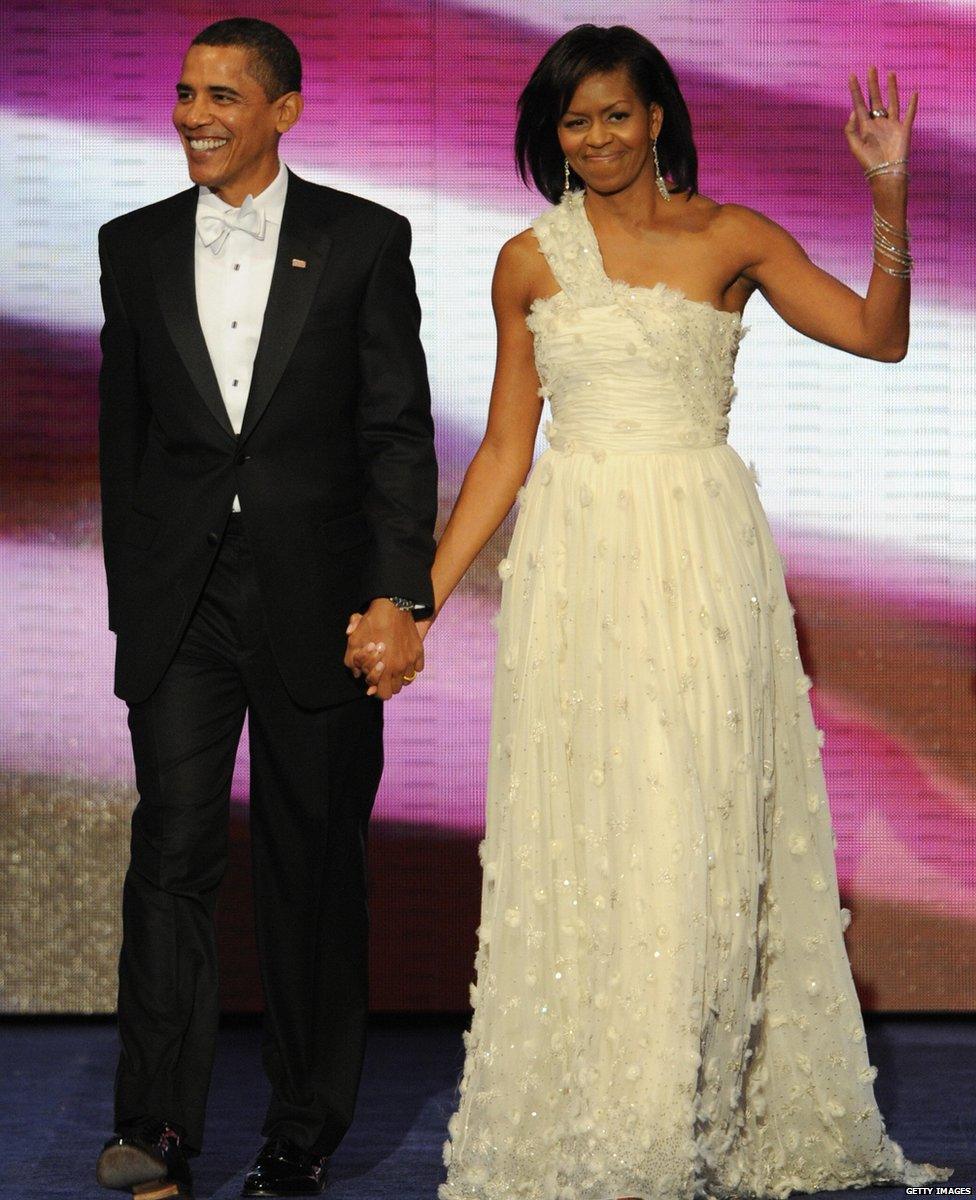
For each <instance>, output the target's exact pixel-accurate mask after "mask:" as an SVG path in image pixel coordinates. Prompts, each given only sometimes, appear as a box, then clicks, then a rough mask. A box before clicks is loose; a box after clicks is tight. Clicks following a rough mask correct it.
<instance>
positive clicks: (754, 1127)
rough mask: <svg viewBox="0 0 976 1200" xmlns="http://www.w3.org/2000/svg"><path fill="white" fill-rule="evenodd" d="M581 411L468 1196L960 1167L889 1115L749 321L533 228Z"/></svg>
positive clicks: (550, 548) (501, 896)
mask: <svg viewBox="0 0 976 1200" xmlns="http://www.w3.org/2000/svg"><path fill="white" fill-rule="evenodd" d="M534 229H535V232H536V236H537V238H538V240H539V244H540V247H541V250H542V252H543V253H544V254H545V256H546V259H547V261H548V263H549V266H550V268H551V269H552V272H553V275H554V276H555V279H556V281H557V284H558V285H559V287H560V289H561V290H560V292H559V293H557V294H556V295H555V296H552V297H550V298H548V299H545V300H540V301H537V302H536V304H535V305H534V306H533V308H532V311H531V312H530V314H529V316H528V319H527V320H528V324H529V327H530V329H531V330H532V333H533V334H534V338H535V354H536V362H537V366H538V371H539V376H540V381H541V383H542V387H543V391H544V394H545V395H546V396H547V398H548V400H549V402H550V404H551V407H552V412H553V422H552V426H551V429H550V431H549V441H550V445H549V448H548V449H547V450H546V451H545V452H544V453H543V454H542V455H541V456H540V457H539V459H538V461H537V462H536V464H535V466H534V468H533V470H532V472H531V474H530V477H529V479H528V481H527V483H526V485H525V488H524V489H523V492H522V503H521V508H520V511H519V514H518V519H517V521H516V524H515V530H514V533H513V537H512V541H511V545H510V547H509V550H508V553H507V555H506V557H505V558H504V559H503V560H502V562H501V563H500V564H499V575H500V577H501V580H502V600H501V612H500V615H499V622H498V630H499V633H498V648H497V656H496V662H495V677H494V690H493V697H492V719H491V739H490V759H489V764H488V787H487V801H486V829H485V837H484V840H483V842H482V843H481V847H480V855H481V861H482V864H483V868H484V875H483V884H482V913H481V924H480V926H479V928H478V951H477V956H476V960H475V970H476V974H477V983H476V985H473V986H472V993H471V995H472V1003H473V1006H474V1014H473V1018H472V1024H471V1028H470V1031H469V1032H468V1033H466V1034H465V1038H464V1044H465V1050H466V1054H465V1063H464V1071H463V1076H462V1079H461V1083H460V1093H459V1106H458V1110H457V1112H456V1113H455V1114H454V1115H453V1116H452V1117H451V1119H450V1122H449V1125H448V1132H449V1140H448V1141H447V1142H446V1143H445V1148H444V1149H445V1162H446V1163H447V1165H448V1173H447V1179H446V1182H445V1183H444V1184H443V1185H442V1186H441V1188H440V1190H439V1196H440V1200H614V1198H616V1197H624V1196H627V1197H631V1196H637V1197H641V1200H694V1198H705V1197H714V1198H721V1200H750V1198H758V1197H770V1198H772V1197H786V1196H788V1195H790V1194H791V1193H792V1192H813V1191H819V1190H830V1189H839V1188H847V1187H858V1186H865V1185H867V1184H870V1183H883V1182H891V1183H925V1182H930V1181H932V1180H936V1179H945V1178H947V1177H948V1176H949V1175H950V1174H951V1171H949V1170H948V1169H945V1168H939V1167H933V1166H930V1165H929V1164H915V1163H910V1162H908V1161H907V1160H906V1159H905V1157H904V1155H903V1154H902V1151H901V1148H900V1147H899V1146H898V1145H897V1144H896V1143H894V1142H892V1141H891V1140H890V1139H889V1138H888V1136H887V1134H886V1133H885V1126H884V1121H883V1118H882V1116H881V1114H880V1112H879V1110H878V1107H877V1104H876V1103H875V1099H874V1093H873V1088H872V1081H873V1080H874V1077H875V1073H876V1072H875V1068H874V1067H873V1066H872V1065H871V1064H870V1062H869V1061H868V1056H867V1050H866V1045H865V1037H864V1026H863V1022H862V1019H861V1013H860V1008H859V1005H858V1000H857V995H856V992H855V990H854V984H853V980H852V978H851V972H850V966H849V962H848V959H847V954H846V950H845V946H844V939H843V930H844V929H845V928H846V925H847V922H848V920H849V918H850V913H849V912H847V910H845V909H842V908H841V906H840V899H839V895H838V890H837V877H836V869H835V863H834V838H833V830H832V824H831V817H830V810H829V807H828V804H827V797H826V791H825V786H824V777H823V770H822V765H821V760H820V745H821V740H822V735H821V734H820V732H819V731H818V730H817V729H816V727H815V725H814V721H813V714H812V710H811V707H810V703H809V697H808V691H809V689H810V686H811V681H810V679H809V677H808V676H807V675H806V674H805V672H804V669H803V665H802V663H801V661H800V656H799V652H798V649H797V641H796V632H795V628H794V625H793V619H792V609H791V607H790V603H789V599H788V597H787V594H786V587H785V582H784V577H783V568H782V562H781V559H780V556H779V554H778V552H777V550H776V547H775V545H774V543H773V540H772V537H771V535H770V531H769V527H768V524H767V521H766V518H765V515H764V513H763V511H762V507H761V505H760V503H759V498H758V494H757V492H756V486H755V482H754V478H753V475H752V474H751V473H750V471H749V469H748V468H747V467H746V466H745V464H744V463H743V462H742V460H741V459H740V458H739V456H738V455H737V454H736V453H735V451H734V450H733V449H732V448H731V447H730V446H729V445H728V444H727V442H726V431H727V424H728V412H729V406H730V404H731V401H732V397H733V394H734V388H733V386H732V370H733V366H734V362H735V355H736V351H737V348H738V344H739V340H740V338H741V335H742V332H743V329H742V325H741V321H740V319H739V317H738V315H737V314H731V313H722V312H719V311H718V310H716V309H714V308H712V307H711V306H710V305H707V304H702V303H699V302H695V301H691V300H687V299H686V298H684V297H682V296H681V295H680V294H678V293H677V292H675V291H674V290H673V289H670V288H666V287H663V286H661V285H659V286H658V287H655V288H638V289H631V288H628V287H627V286H626V285H625V284H621V283H616V282H613V281H611V280H609V279H608V278H607V277H606V273H605V271H604V269H603V264H602V262H601V260H600V256H599V249H598V246H597V243H596V238H595V235H594V233H593V229H592V226H591V225H590V223H589V220H588V218H587V216H586V212H585V210H584V208H583V205H582V194H576V195H573V194H571V195H569V196H568V197H566V198H565V199H564V200H563V201H562V202H561V203H560V205H558V206H557V207H556V208H553V209H552V210H550V211H549V212H547V213H546V214H544V215H543V216H542V217H540V218H539V220H538V221H537V222H536V223H535V225H534Z"/></svg>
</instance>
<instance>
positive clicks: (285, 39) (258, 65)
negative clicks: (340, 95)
mask: <svg viewBox="0 0 976 1200" xmlns="http://www.w3.org/2000/svg"><path fill="white" fill-rule="evenodd" d="M190 45H191V46H240V47H241V49H243V50H247V51H248V54H249V58H250V63H249V73H250V74H251V75H253V76H254V78H255V79H256V80H257V81H258V83H260V85H261V86H262V88H264V93H265V95H266V96H267V97H268V99H269V100H277V99H278V97H279V96H283V95H284V94H285V92H300V91H301V90H302V59H301V55H300V54H299V53H298V48H297V47H296V45H295V43H294V42H293V41H292V40H291V38H290V37H289V36H288V34H287V33H284V32H283V31H282V30H280V29H279V28H278V26H277V25H272V24H271V23H270V22H268V21H259V20H258V19H257V18H256V17H231V18H230V19H229V20H226V21H215V22H214V24H213V25H208V26H207V28H206V29H204V30H203V31H202V32H201V33H198V34H197V36H196V37H195V38H194V39H193V41H192V42H191V43H190Z"/></svg>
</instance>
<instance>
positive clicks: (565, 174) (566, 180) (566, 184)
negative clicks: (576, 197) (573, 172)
mask: <svg viewBox="0 0 976 1200" xmlns="http://www.w3.org/2000/svg"><path fill="white" fill-rule="evenodd" d="M563 163H564V164H565V167H564V169H563V195H564V196H565V194H566V193H567V192H568V191H569V159H568V158H564V159H563Z"/></svg>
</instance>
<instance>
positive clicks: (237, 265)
mask: <svg viewBox="0 0 976 1200" xmlns="http://www.w3.org/2000/svg"><path fill="white" fill-rule="evenodd" d="M240 269H241V264H240V263H234V270H235V271H239V270H240Z"/></svg>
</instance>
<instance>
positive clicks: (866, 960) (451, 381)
mask: <svg viewBox="0 0 976 1200" xmlns="http://www.w3.org/2000/svg"><path fill="white" fill-rule="evenodd" d="M230 15H236V13H235V12H234V11H233V10H232V9H229V8H227V7H224V6H220V5H214V4H190V3H177V2H170V3H167V2H166V0H163V2H161V3H154V4H150V3H141V2H138V0H131V2H128V3H125V4H121V3H103V4H98V3H81V4H45V3H43V2H41V3H29V4H28V3H26V2H21V3H17V2H11V3H9V4H6V5H4V8H3V15H2V21H3V28H2V37H0V46H2V48H3V49H2V56H3V65H2V70H3V83H4V88H3V93H2V96H0V137H2V160H3V173H2V185H0V186H2V193H0V195H2V206H3V208H2V211H3V212H4V214H5V219H4V221H3V222H2V224H0V284H2V288H0V294H2V301H0V303H2V305H3V311H2V319H3V324H4V338H3V346H2V351H0V354H2V359H0V372H2V373H0V387H2V403H0V434H2V436H0V464H2V471H3V480H4V483H3V507H2V525H0V644H2V646H3V660H4V665H3V673H2V677H0V732H2V761H0V767H2V779H3V783H2V795H0V803H2V809H3V811H2V814H0V817H2V820H0V864H2V871H3V875H2V882H0V886H2V893H0V951H2V963H0V1010H2V1011H7V1012H70V1011H109V1010H111V1009H112V1007H113V1006H114V969H115V957H116V954H117V947H118V925H117V919H118V918H117V909H118V900H119V889H120V883H121V874H122V871H123V869H124V864H125V858H126V852H127V822H128V817H129V814H130V812H131V808H132V804H133V801H134V794H133V789H132V772H131V764H130V758H129V747H128V742H127V734H126V729H125V719H124V706H123V705H122V704H121V703H120V702H119V701H117V700H116V699H115V698H114V697H113V696H112V692H111V675H112V672H111V661H112V651H113V645H112V635H111V634H109V632H108V630H107V628H106V614H105V596H104V584H103V577H102V565H101V552H100V546H99V541H98V494H97V471H96V453H97V446H96V417H97V399H96V373H97V367H98V347H97V333H98V328H99V325H100V310H99V304H98V287H97V282H98V267H97V258H96V251H95V235H96V230H97V227H98V226H99V225H100V224H101V223H102V222H103V221H105V220H107V219H109V218H110V217H112V216H114V215H116V214H118V213H121V212H124V211H126V210H128V209H131V208H134V207H137V206H139V205H141V204H146V203H149V202H151V201H153V200H155V199H158V198H160V197H162V196H165V195H168V194H170V193H171V192H173V191H176V190H179V189H180V188H183V187H185V186H187V179H186V174H185V165H184V163H183V161H182V155H181V151H180V149H179V146H178V144H177V141H176V137H175V134H174V132H173V130H172V127H171V125H170V122H169V113H170V107H171V101H172V95H173V85H174V83H175V81H176V78H177V75H178V71H179V63H180V58H181V55H182V52H183V50H184V49H185V46H186V44H187V42H188V41H189V39H190V38H191V37H192V36H193V34H194V33H195V32H197V31H198V30H199V29H200V28H202V27H203V26H204V25H205V24H207V23H209V22H210V21H211V20H214V19H218V18H221V17H225V16H230ZM259 15H261V16H263V17H265V18H267V19H269V20H273V21H276V22H277V23H279V24H280V25H281V26H282V27H283V28H285V29H286V30H287V31H288V32H289V33H290V34H291V35H292V36H293V37H294V39H295V41H296V42H297V44H298V46H299V48H300V50H301V51H302V54H303V57H304V61H305V89H304V90H305V96H306V105H307V107H306V111H305V114H304V116H303V118H302V121H301V123H300V124H299V126H298V127H297V128H296V129H295V130H294V131H293V132H292V133H291V134H290V135H289V136H288V137H287V138H286V140H285V142H284V143H283V147H282V156H283V158H284V159H285V161H286V162H288V163H289V164H290V165H291V166H292V167H293V168H294V169H295V170H296V171H297V172H298V173H299V174H300V175H303V176H305V177H306V178H309V179H312V180H315V181H317V182H322V183H328V184H331V185H332V186H335V187H339V188H344V189H347V190H350V191H354V192H357V193H359V194H362V195H365V196H369V197H371V198H374V199H376V200H379V201H381V202H383V203H386V204H389V205H390V206H392V207H393V208H396V209H398V210H399V211H401V212H403V213H404V214H406V215H407V216H408V217H409V219H410V221H411V223H412V226H413V232H414V249H413V261H414V264H415V268H416V272H417V277H418V287H419V291H420V295H421V300H422V303H423V308H424V328H423V337H424V343H425V347H426V350H427V353H428V358H429V363H430V370H431V381H432V387H433V394H434V404H435V418H436V423H437V429H438V454H439V460H440V464H441V478H442V484H441V488H442V497H441V500H442V505H441V507H442V514H441V519H442V521H443V519H444V518H445V517H446V513H447V511H449V505H450V503H451V501H452V500H453V498H454V496H455V495H456V492H457V489H458V486H459V484H460V480H461V477H462V475H463V471H464V467H465V465H466V463H467V461H468V460H469V459H470V456H471V454H472V453H473V451H474V449H475V448H476V446H477V443H478V440H479V437H480V435H481V432H482V430H483V427H484V420H485V413H486V405H487V397H488V392H489V386H490V381H491V372H492V364H493V352H494V331H493V326H492V321H491V313H490V306H489V283H490V277H491V271H492V268H493V264H494V259H495V256H496V254H497V251H498V248H499V246H500V245H501V243H502V242H503V241H504V240H505V239H506V238H507V237H509V236H511V235H512V234H514V233H516V232H517V231H518V230H520V229H522V228H524V227H525V225H526V224H527V223H528V221H529V220H530V219H531V218H532V217H533V216H534V215H536V214H537V213H538V212H539V211H541V209H542V208H543V207H544V203H545V202H544V201H542V200H541V199H540V198H539V197H538V196H537V195H535V194H534V193H532V192H530V191H528V190H526V189H525V188H524V187H523V186H522V185H521V184H520V182H519V181H518V179H517V177H516V174H515V170H514V166H513V162H512V154H511V142H512V131H513V115H514V101H515V98H516V96H517V94H518V91H519V89H520V87H521V85H522V84H523V83H524V81H525V79H526V78H527V77H528V74H529V72H530V71H531V69H532V67H533V66H534V64H535V63H536V62H537V61H538V58H539V57H540V56H541V54H542V53H543V51H544V50H545V48H546V47H547V46H548V45H549V44H550V43H551V42H552V40H554V38H555V37H556V36H558V35H559V34H560V33H562V32H563V31H564V30H566V29H567V28H569V27H570V26H572V25H574V24H576V23H578V22H580V21H583V20H592V21H596V22H598V23H599V24H603V25H607V24H612V23H615V22H622V23H626V24H630V25H633V26H634V27H636V28H638V29H640V30H641V31H642V32H644V33H646V34H647V35H648V36H649V37H651V38H652V40H654V41H655V42H656V43H657V44H658V45H659V46H660V47H661V49H662V50H663V51H664V52H665V54H666V55H667V56H668V57H669V59H670V60H671V62H672V64H673V65H674V67H675V69H676V71H677V74H678V77H679V80H680V83H681V85H682V88H683V90H684V92H685V95H686V97H687V99H688V102H689V106H690V108H691V112H692V117H693V122H694V128H695V134H696V139H697V142H698V147H699V152H700V165H701V170H700V188H701V191H702V192H703V193H704V194H705V195H708V196H711V197H713V198H714V199H717V200H721V201H727V202H735V203H740V204H747V205H750V206H752V207H754V208H757V209H759V210H760V211H762V212H764V213H766V214H767V215H768V216H771V217H772V218H774V219H775V220H777V221H779V222H781V223H782V224H783V225H784V226H785V227H786V228H787V229H789V230H790V232H791V233H793V234H794V235H795V236H796V237H797V238H798V239H799V240H800V242H801V243H802V244H803V246H804V247H805V248H806V249H807V251H808V252H809V253H810V255H811V257H813V259H814V260H815V261H816V262H818V263H819V264H820V265H822V266H823V267H825V268H826V269H828V270H830V271H832V272H833V273H835V274H836V275H838V276H839V277H840V278H841V279H843V280H844V281H845V282H847V283H849V284H850V285H851V286H852V287H855V288H857V289H859V290H861V291H863V289H864V287H865V286H866V283H867V278H868V274H869V270H870V198H869V194H868V191H867V188H866V185H865V184H864V182H863V180H862V178H861V175H860V171H859V169H858V168H857V166H856V164H855V162H854V160H853V158H852V157H851V156H850V153H849V151H848V149H847V146H846V143H845V140H844V137H843V133H842V127H843V124H844V122H845V120H846V118H847V114H848V111H849V99H848V92H847V82H846V81H847V75H848V72H849V70H851V69H856V70H859V71H860V73H861V77H862V79H863V78H864V75H865V71H866V67H867V66H868V64H870V63H872V62H877V64H878V65H879V67H881V68H882V70H884V69H885V68H887V67H889V66H892V67H895V68H897V70H898V71H899V76H900V79H901V81H902V86H903V89H904V91H905V92H906V93H907V92H908V91H910V89H911V88H912V87H913V86H917V87H918V88H919V90H920V92H921V104H920V114H919V118H918V122H917V127H916V138H915V145H914V148H913V179H912V193H911V213H910V215H911V224H912V229H913V234H914V250H915V254H916V259H917V264H918V267H917V272H916V275H915V279H914V285H913V333H912V344H911V350H910V352H909V355H908V357H907V358H906V359H905V360H904V362H902V363H900V364H896V365H883V364H877V363H871V362H867V361H864V360H860V359H856V358H853V357H850V356H847V355H844V354H841V353H840V352H838V351H835V350H831V349H829V348H827V347H824V346H821V345H818V344H816V343H814V342H812V341H809V340H806V339H804V338H802V337H801V336H800V335H799V334H797V333H795V332H794V331H792V330H791V329H789V328H788V327H787V326H786V325H785V324H784V323H783V322H782V321H781V320H780V319H779V318H778V317H777V316H776V315H775V314H774V313H773V312H772V311H771V310H770V309H769V308H768V307H767V306H766V305H765V304H764V302H763V301H762V299H761V298H760V297H758V296H757V297H754V298H753V299H752V300H751V301H750V303H749V306H748V308H747V310H746V316H745V323H746V325H747V326H749V333H748V335H747V336H746V338H745V341H744V342H743V346H742V350H741V353H740V357H739V363H738V368H737V378H736V382H737V384H738V395H737V397H736V400H735V403H734V405H733V409H732V429H731V435H730V440H731V442H732V444H733V445H734V446H735V447H736V449H737V450H738V451H739V453H740V454H741V455H742V456H743V458H745V459H746V461H751V462H753V463H754V464H755V467H756V470H757V474H758V478H759V481H760V485H761V487H760V497H761V499H762V501H763V504H764V505H765V507H766V510H767V512H768V514H769V516H770V519H771V522H772V524H773V529H774V532H775V534H776V537H777V540H778V542H779V545H780V547H781V549H782V552H783V555H784V560H785V564H786V568H787V579H788V585H789V588H790V592H791V597H792V599H793V603H794V605H795V608H796V619H797V623H798V628H799V633H800V638H801V649H802V651H803V654H804V660H805V663H806V666H807V669H808V671H809V673H810V674H811V676H812V677H813V680H814V689H813V691H812V693H811V698H812V701H813V703H814V708H815V714H816V716H817V721H818V724H819V725H820V726H821V727H822V728H823V730H824V731H825V736H826V740H825V746H824V750H823V756H824V763H825V768H826V771H827V778H828V787H829V793H830V800H831V808H832V812H833V819H834V826H835V832H836V838H837V856H838V867H839V876H840V883H841V892H842V898H843V900H844V901H845V903H846V904H847V905H848V906H849V907H850V908H851V909H852V910H853V922H852V925H851V929H850V931H849V933H848V935H847V938H848V947H849V950H850V953H851V958H852V963H853V967H854V974H855V979H856V982H857V984H858V988H859V992H860V996H861V999H862V1002H863V1003H864V1005H865V1007H867V1008H874V1009H921V1010H925V1009H961V1010H964V1009H972V1008H973V1006H974V1001H976V866H974V864H976V784H974V773H973V766H974V758H976V739H974V721H973V716H974V708H976V692H974V646H976V640H974V629H976V566H974V564H976V526H974V499H976V487H974V483H973V479H974V458H976V415H974V401H973V394H974V382H976V345H974V334H973V320H972V318H973V297H974V289H973V284H974V274H976V269H974V262H976V253H974V252H976V244H974V241H976V235H974V232H973V230H974V220H973V219H974V216H976V203H974V199H973V197H974V194H976V179H974V175H976V171H974V156H973V151H974V141H976V139H974V135H973V132H972V123H971V120H970V113H971V97H972V94H973V86H974V84H976V79H974V71H973V55H972V47H973V45H974V44H976V8H974V6H973V5H971V4H963V3H942V4H899V3H893V2H888V3H884V4H872V3H843V4H841V3H832V2H830V0H827V2H825V3H822V4H818V5H811V4H807V3H801V2H792V0H775V2H772V3H757V2H750V0H727V2H719V3H709V4H695V3H690V2H671V3H657V4H652V3H648V2H646V0H631V2H629V3H620V4H614V5H604V6H594V5H590V4H579V3H567V4H548V3H535V2H529V3H516V2H515V0H483V2H482V3H469V4H463V5H462V4H449V3H420V2H416V3H411V2H409V0H385V2H383V3H367V2H365V0H350V2H348V3H346V4H343V5H342V6H338V5H322V4H314V5H313V4H305V5H301V4H284V3H282V4H274V3H269V4H265V5H263V6H262V7H261V11H260V14H259ZM542 444H543V443H542V441H541V439H540V447H541V445H542ZM510 531H511V519H509V521H507V522H506V524H505V526H504V527H503V528H502V530H501V531H500V532H499V534H498V535H497V536H496V538H495V539H494V540H493V542H492V543H491V545H490V546H489V547H488V548H487V549H486V551H485V553H484V554H483V555H482V557H481V559H480V560H479V562H478V563H477V564H476V566H475V568H474V569H473V570H472V572H471V573H470V575H469V577H468V579H467V580H466V582H465V584H464V585H463V587H462V589H461V590H460V591H459V593H458V594H457V596H456V598H455V600H454V601H453V602H452V604H451V606H450V607H449V608H448V609H447V610H445V612H444V614H443V616H442V617H441V619H440V620H439V621H438V623H437V625H436V626H435V628H434V630H433V632H432V633H431V635H430V638H429V640H428V669H427V671H426V672H425V674H424V676H423V679H422V682H421V683H420V685H419V686H416V685H415V686H414V687H413V688H411V689H408V691H407V692H406V693H405V694H404V695H403V697H402V698H400V699H398V700H397V701H396V702H395V703H394V704H393V705H391V706H390V707H389V708H388V711H387V721H388V724H387V729H388V734H387V770H386V775H385V778H384V782H383V785H382V789H381V792H380V796H379V798H378V801H377V806H376V810H375V814H374V823H373V829H372V834H371V839H372V840H371V869H372V914H373V951H372V971H373V1003H374V1006H375V1007H377V1008H380V1009H427V1010H438V1009H441V1010H449V1009H461V1008H463V1007H464V1006H465V1005H466V1003H467V985H468V981H469V980H470V978H471V971H472V959H473V953H474V948H475V941H474V929H475V927H476V925H477V921H478V899H479V888H480V881H479V877H478V864H477V855H476V847H477V842H478V840H479V838H480V834H481V828H482V805H483V785H484V774H485V758H486V747H487V739H488V716H489V712H488V701H489V685H490V678H491V670H492V655H493V652H494V628H493V626H492V624H491V617H492V615H493V613H494V612H495V611H496V610H497V607H498V600H499V581H498V578H497V575H496V573H495V566H496V564H497V562H498V560H499V559H500V558H501V557H502V555H503V553H504V550H505V546H506V539H507V536H508V535H509V534H510ZM246 767H247V764H246V761H245V760H243V759H242V761H241V762H240V764H239V770H238V775H237V779H236V782H235V786H234V800H233V805H232V822H231V829H232V837H231V846H232V851H231V866H230V869H229V873H228V878H227V880H226V882H225V887H224V892H223V896H222V901H221V906H220V931H221V940H222V955H223V959H222V962H223V987H224V1003H225V1006H226V1007H227V1008H230V1009H249V1008H253V1007H255V1006H256V1005H257V1004H258V1003H259V997H258V989H257V983H256V975H255V972H254V967H253V946H252V936H251V932H250V914H249V903H250V898H249V890H248V881H247V841H246V839H247V769H246Z"/></svg>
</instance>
